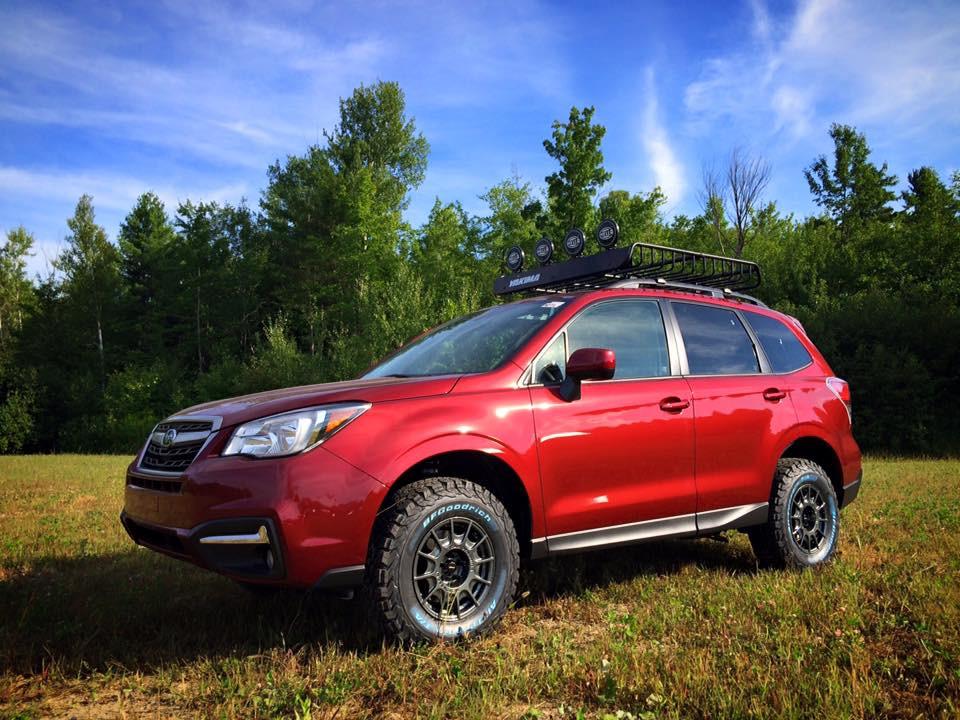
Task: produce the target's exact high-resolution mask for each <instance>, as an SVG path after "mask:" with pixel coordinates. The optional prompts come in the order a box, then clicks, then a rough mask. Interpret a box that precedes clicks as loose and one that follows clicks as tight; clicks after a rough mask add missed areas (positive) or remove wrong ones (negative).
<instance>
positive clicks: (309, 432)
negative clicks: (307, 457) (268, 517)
mask: <svg viewBox="0 0 960 720" xmlns="http://www.w3.org/2000/svg"><path fill="white" fill-rule="evenodd" d="M369 407H370V405H369V404H368V403H350V404H344V405H326V406H324V407H315V408H309V409H307V410H297V411H295V412H289V413H283V414H282V415H272V416H271V417H266V418H261V419H260V420H253V421H252V422H248V423H244V424H243V425H241V426H240V427H238V428H237V429H236V430H234V431H233V435H231V436H230V442H228V443H227V447H226V448H225V449H224V451H223V454H224V455H250V456H252V457H261V458H262V457H281V456H283V455H295V454H297V453H300V452H303V451H304V450H309V449H310V448H312V447H314V446H316V445H319V444H320V443H322V442H323V441H324V440H326V439H327V438H328V437H330V436H331V435H333V434H334V433H335V432H336V431H337V430H339V429H340V428H342V427H343V426H345V425H346V424H347V423H349V422H350V421H351V420H353V419H355V418H356V417H358V416H359V415H360V414H361V413H363V412H364V411H366V410H367V409H368V408H369Z"/></svg>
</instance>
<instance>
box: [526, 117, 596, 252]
mask: <svg viewBox="0 0 960 720" xmlns="http://www.w3.org/2000/svg"><path fill="white" fill-rule="evenodd" d="M593 114H594V108H592V107H587V108H584V109H583V110H580V109H579V108H577V107H572V108H570V117H569V118H568V120H567V122H565V123H562V122H560V121H559V120H556V121H554V123H553V126H552V127H553V139H552V140H544V141H543V147H544V149H545V150H546V151H547V154H548V155H549V156H550V157H552V158H553V159H554V160H556V161H557V163H559V165H560V169H559V170H558V171H556V172H554V173H551V174H550V175H548V176H547V177H546V182H547V198H548V202H549V208H550V216H551V229H552V232H553V234H554V237H555V238H562V237H563V236H564V235H565V234H566V232H567V230H569V229H570V228H572V227H579V228H582V229H583V230H585V231H587V232H588V233H589V232H590V231H592V229H593V227H594V225H595V223H596V212H595V210H594V207H593V199H594V197H596V195H597V193H598V192H599V191H600V188H601V187H602V186H603V184H604V183H606V182H607V181H608V180H609V179H610V178H611V177H612V175H611V174H610V173H609V172H607V171H606V170H605V169H604V167H603V151H602V150H601V149H600V145H601V143H602V141H603V136H604V135H605V134H606V132H607V130H606V128H605V127H604V126H603V125H600V124H595V123H594V122H593Z"/></svg>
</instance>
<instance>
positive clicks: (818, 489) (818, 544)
mask: <svg viewBox="0 0 960 720" xmlns="http://www.w3.org/2000/svg"><path fill="white" fill-rule="evenodd" d="M747 532H748V534H749V536H750V542H751V544H752V545H753V552H754V553H755V554H756V556H757V561H758V562H759V563H760V565H762V566H767V567H795V568H803V567H812V566H814V565H821V564H823V563H825V562H827V561H828V560H829V559H830V558H831V557H833V553H834V551H835V550H836V548H837V536H838V534H839V532H840V508H839V507H838V504H837V494H836V492H835V491H834V489H833V484H832V483H831V482H830V478H829V477H828V476H827V474H826V472H824V470H823V468H822V467H820V466H819V465H817V464H816V463H815V462H812V461H811V460H805V459H802V458H783V459H782V460H780V461H779V462H778V463H777V473H776V476H775V478H774V490H773V496H772V499H771V502H770V517H769V519H768V520H767V522H766V523H765V524H764V525H760V526H758V527H755V528H750V530H748V531H747Z"/></svg>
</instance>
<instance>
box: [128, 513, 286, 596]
mask: <svg viewBox="0 0 960 720" xmlns="http://www.w3.org/2000/svg"><path fill="white" fill-rule="evenodd" d="M120 523H121V524H122V525H123V527H124V529H125V530H126V531H127V534H128V535H129V536H130V538H131V539H132V540H133V541H134V542H135V543H137V544H138V545H143V546H144V547H147V548H150V549H151V550H156V551H157V552H162V553H164V554H165V555H170V556H172V557H176V558H179V559H182V560H189V561H191V562H194V563H196V564H197V565H200V566H202V567H206V568H209V569H210V570H214V571H216V572H219V573H222V574H224V575H231V576H233V577H237V578H244V579H250V580H282V579H283V578H284V575H285V572H284V561H283V550H282V546H281V543H280V535H279V533H278V532H277V529H276V526H275V525H274V522H273V520H271V519H270V518H234V519H231V520H213V521H211V522H206V523H202V524H201V525H198V526H197V527H195V528H193V529H191V530H183V529H178V528H168V527H162V526H159V525H150V524H148V523H144V522H141V521H138V520H134V519H132V518H131V517H129V516H128V515H127V514H126V512H121V513H120Z"/></svg>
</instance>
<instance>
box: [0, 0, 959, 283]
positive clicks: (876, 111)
mask: <svg viewBox="0 0 960 720" xmlns="http://www.w3.org/2000/svg"><path fill="white" fill-rule="evenodd" d="M0 27H2V28H4V30H3V32H2V33H0V231H3V232H5V231H6V230H8V229H10V228H13V227H16V226H17V225H20V224H23V225H24V226H26V227H27V229H28V230H30V231H31V232H33V233H34V234H35V236H36V238H37V240H38V247H37V253H36V256H35V257H34V258H33V260H32V262H31V270H33V271H38V272H45V271H46V269H47V268H48V267H49V260H50V259H52V258H53V257H54V256H55V255H56V253H57V252H58V251H59V249H60V248H61V247H62V245H63V238H64V236H65V235H66V233H67V228H66V222H65V220H66V218H67V217H68V216H69V215H71V214H72V211H73V207H74V205H75V203H76V200H77V198H78V197H79V195H80V194H81V193H84V192H87V193H90V194H92V195H93V196H94V204H95V207H96V210H97V217H98V220H99V221H100V222H101V223H102V224H103V225H104V226H105V227H106V229H107V232H108V234H109V235H110V237H111V238H115V236H116V232H117V229H118V227H119V224H120V222H121V221H122V220H123V217H124V215H125V214H126V213H127V212H128V211H129V209H130V208H131V207H132V205H133V203H134V201H135V200H136V197H137V196H138V195H139V194H140V193H141V192H144V191H146V190H153V191H155V192H157V193H158V194H159V195H160V196H161V198H162V199H163V200H164V201H165V202H166V203H167V206H168V210H169V211H170V212H171V213H172V212H173V211H174V210H175V209H176V204H177V202H178V201H182V200H186V199H187V198H189V199H192V200H194V201H197V200H217V201H223V202H237V201H239V200H240V199H241V198H243V197H245V198H247V199H248V201H249V202H250V203H251V204H252V205H256V203H257V201H258V199H259V196H260V192H261V190H262V188H263V187H264V185H265V179H266V168H267V167H268V165H269V164H270V163H272V162H273V161H274V160H275V159H277V158H283V157H285V156H286V155H288V154H299V153H302V152H303V151H304V150H305V148H306V147H307V146H308V145H310V144H311V143H314V142H317V141H318V140H320V139H322V131H323V129H324V128H329V127H331V126H332V125H333V124H334V123H335V121H336V116H337V100H338V98H339V97H341V96H344V95H347V94H349V93H350V91H351V90H352V88H353V87H355V86H356V85H358V84H360V83H369V82H373V81H375V80H377V79H383V80H397V81H399V82H400V84H401V85H402V87H403V88H404V90H405V91H406V93H407V103H408V111H409V113H410V114H412V115H413V116H414V117H415V118H416V121H417V124H418V126H419V127H420V128H421V130H422V131H423V132H424V134H425V135H426V136H427V138H428V140H429V141H430V144H431V148H432V152H431V156H430V166H429V168H428V172H427V180H426V182H425V183H424V185H423V186H422V187H421V188H420V189H419V190H418V191H417V192H416V194H415V195H414V196H413V198H412V202H411V205H410V209H409V212H408V219H409V220H410V221H412V222H414V223H419V222H422V221H423V220H424V219H425V217H426V215H427V212H428V211H429V209H430V206H431V205H432V203H433V200H434V198H435V197H438V196H439V197H440V198H441V199H442V200H444V201H453V200H459V201H461V202H462V203H463V204H464V205H465V206H466V207H467V208H468V209H469V210H470V211H472V212H476V213H481V212H482V211H483V205H482V203H481V202H480V201H479V200H478V199H477V196H478V195H480V194H481V193H482V192H484V191H485V190H486V189H487V188H488V187H490V186H491V185H493V184H494V183H496V182H498V181H500V180H502V179H504V178H507V177H510V176H511V175H513V174H518V175H519V176H521V177H522V178H523V179H525V180H529V181H530V182H532V183H533V184H534V186H535V187H538V188H539V187H541V186H542V184H543V182H542V181H543V177H544V176H545V175H546V174H548V173H549V172H551V171H552V169H553V167H552V165H551V161H550V159H549V158H548V157H547V155H546V153H545V152H544V150H543V147H542V141H543V139H544V138H545V137H547V136H548V134H549V128H550V123H551V122H552V121H553V120H554V119H557V118H566V116H567V113H568V112H569V108H570V106H571V105H579V106H582V105H595V106H596V107H597V115H596V119H597V120H598V121H599V122H601V123H603V124H604V125H606V127H607V136H606V139H605V142H604V152H605V155H606V165H607V168H608V169H609V170H610V171H611V172H613V180H612V181H611V183H610V184H609V186H608V188H607V189H613V188H625V189H629V190H631V191H641V190H643V191H647V190H650V189H651V188H652V187H654V186H655V185H660V186H661V187H662V188H663V189H664V191H665V192H666V193H667V195H668V198H669V205H668V208H667V214H668V215H673V214H675V213H687V214H695V213H697V212H698V211H699V202H698V197H697V195H698V187H699V185H700V178H701V174H702V169H703V167H704V166H705V165H710V164H719V163H721V162H722V161H723V158H724V157H725V156H726V155H727V154H728V153H729V151H730V150H731V148H733V147H734V146H738V145H739V146H743V147H746V148H748V149H749V150H751V151H753V152H755V153H758V154H761V155H763V156H765V157H766V158H767V160H768V161H769V162H770V164H771V166H772V169H773V177H772V182H771V185H770V188H769V190H768V193H767V194H768V197H769V198H771V199H775V200H777V202H778V203H779V205H780V207H781V208H782V209H783V210H785V211H790V212H795V213H798V214H800V215H803V214H807V213H810V212H813V211H814V209H815V208H814V207H813V205H812V202H811V200H810V196H809V192H808V189H807V187H806V182H805V180H804V178H803V172H802V171H803V168H804V167H805V166H806V165H808V164H809V163H810V162H811V161H812V160H813V158H814V157H815V156H817V155H818V154H820V153H823V152H829V150H830V141H829V138H828V136H827V129H828V127H829V125H830V123H831V122H834V121H836V122H844V123H850V124H854V125H856V126H857V127H858V128H860V129H861V130H862V131H864V132H865V133H866V134H867V137H868V140H869V141H870V144H871V146H872V147H873V149H874V156H875V158H876V159H877V160H885V161H887V162H888V163H889V164H890V168H891V170H893V171H894V172H895V173H896V174H897V175H898V176H899V177H900V178H901V182H902V181H903V180H904V178H905V176H906V174H907V172H908V171H909V170H911V169H913V168H916V167H919V166H921V165H931V166H933V167H934V168H936V169H937V170H938V171H939V172H940V173H941V175H942V176H943V177H944V178H945V179H946V178H947V177H948V176H949V174H950V173H951V172H953V171H954V170H957V169H958V168H960V3H957V2H955V1H953V2H950V1H948V2H940V3H935V2H934V3H928V2H914V3H902V2H898V3H885V2H880V1H875V2H857V1H855V0H811V1H809V2H801V3H799V4H795V3H779V2H777V3H774V2H766V1H765V0H744V1H743V2H729V3H726V2H724V3H718V2H705V1H704V2H687V3H678V2H671V3H662V4H654V3H649V4H647V3H639V2H629V3H627V2H624V3H603V2H595V3H590V4H587V3H577V4H573V3H537V2H526V1H525V0H514V1H512V2H509V3H502V4H486V3H479V2H477V3H436V4H427V3H386V2H365V3H339V4H318V3H313V2H309V1H307V0H280V1H275V2H267V3H264V2H249V3H245V2H234V3H227V2H218V1H217V0H199V1H197V0H193V1H191V2H186V1H183V0H166V1H160V2H150V3H146V2H144V3H133V2H127V3H119V2H97V3H60V2H30V3H16V2H11V1H10V0H0Z"/></svg>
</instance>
